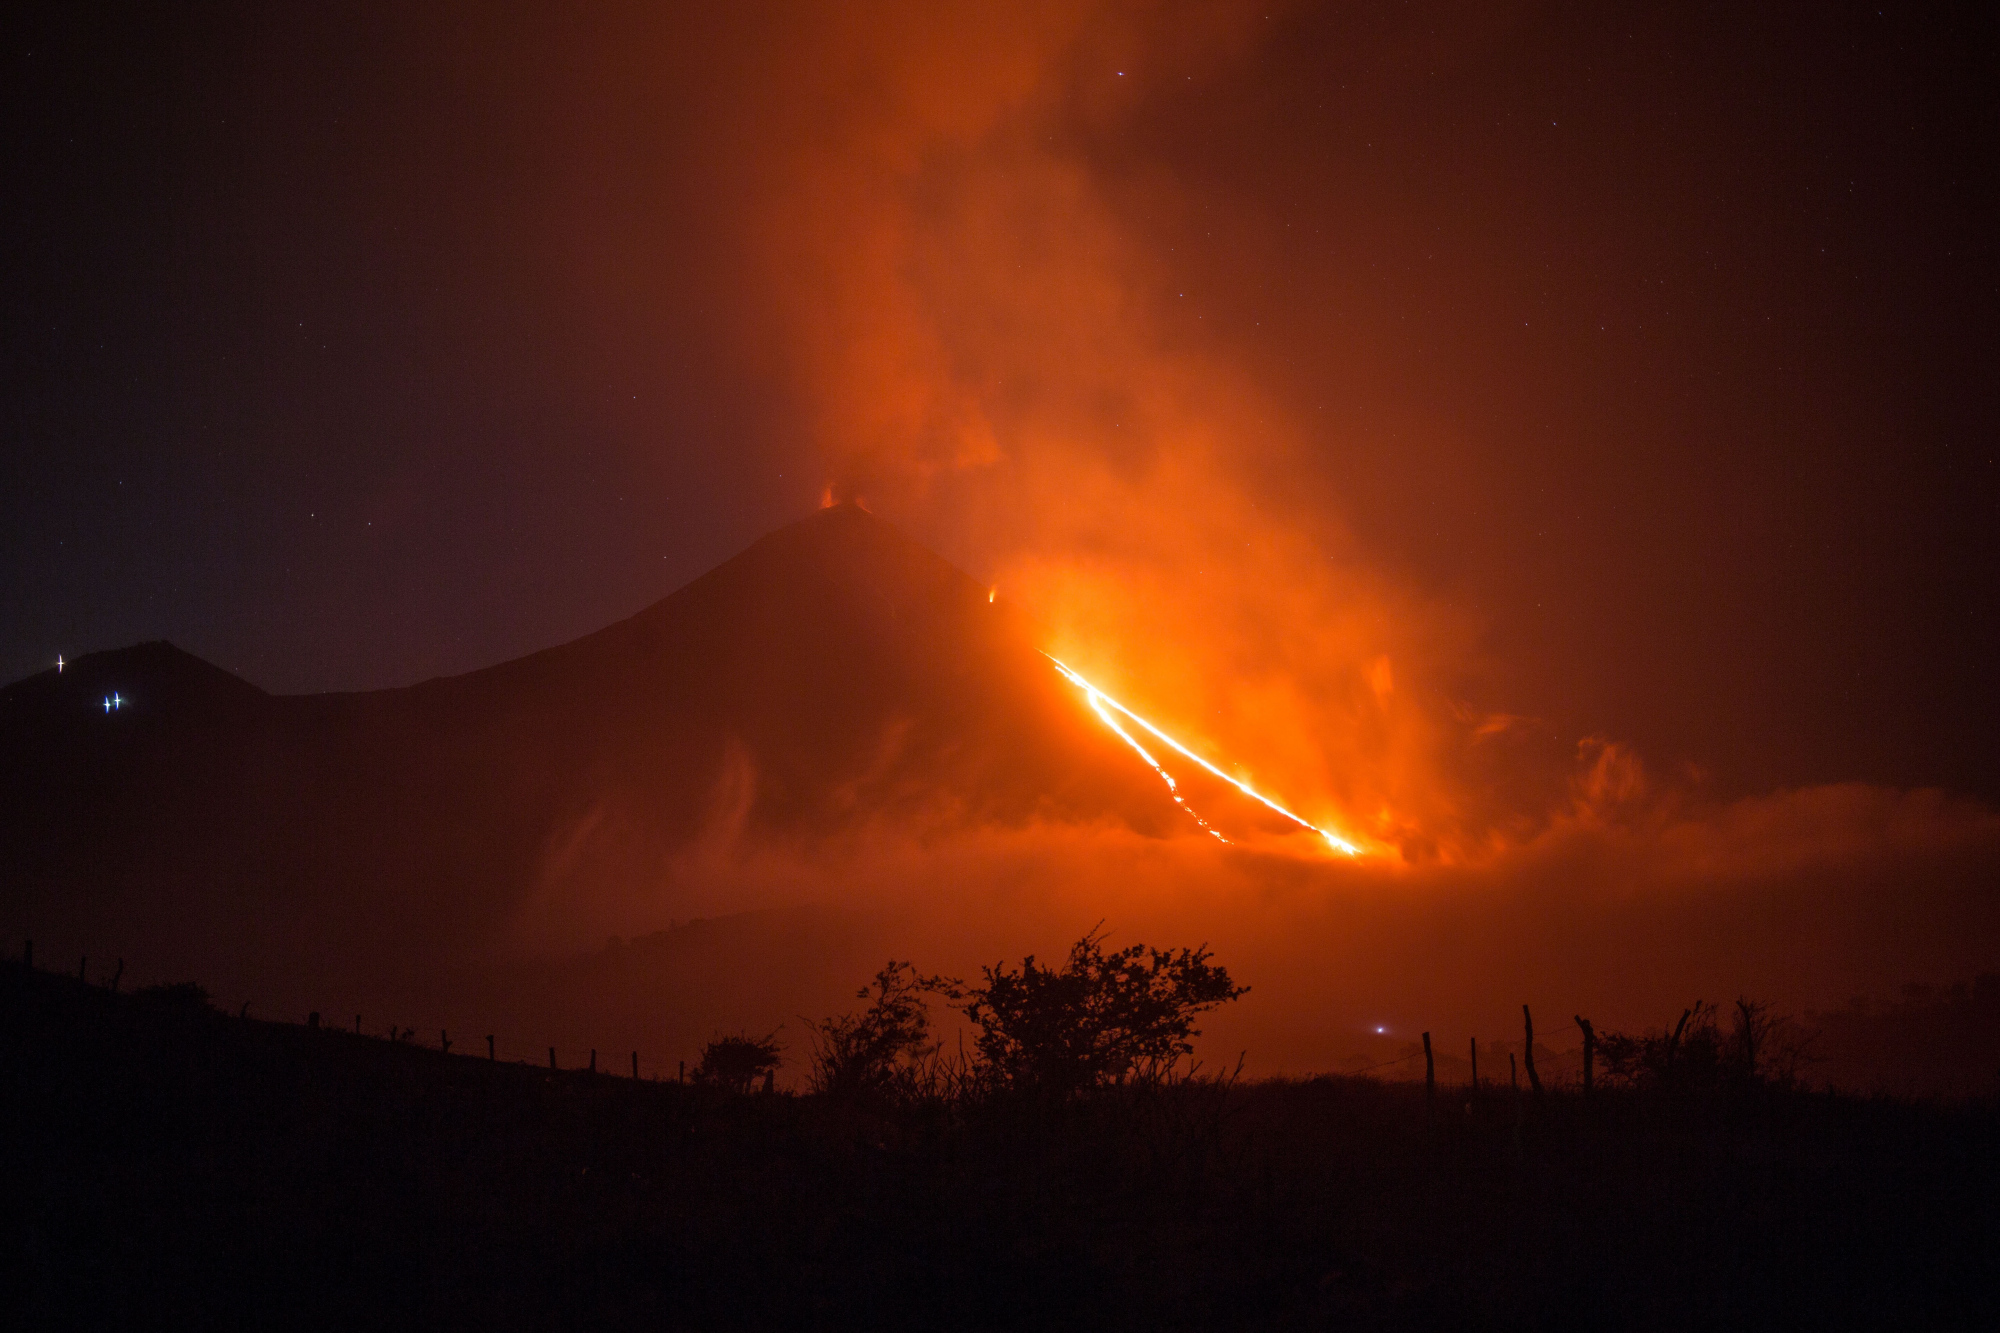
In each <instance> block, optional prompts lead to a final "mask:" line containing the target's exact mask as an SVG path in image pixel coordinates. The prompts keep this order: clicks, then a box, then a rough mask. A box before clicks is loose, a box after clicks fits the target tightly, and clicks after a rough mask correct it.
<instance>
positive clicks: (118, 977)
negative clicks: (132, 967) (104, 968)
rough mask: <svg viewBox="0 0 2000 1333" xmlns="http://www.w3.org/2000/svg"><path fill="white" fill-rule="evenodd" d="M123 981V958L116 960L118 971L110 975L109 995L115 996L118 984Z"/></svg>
mask: <svg viewBox="0 0 2000 1333" xmlns="http://www.w3.org/2000/svg"><path fill="white" fill-rule="evenodd" d="M124 979H125V960H124V959H123V958H120V959H119V960H118V970H117V971H116V972H113V973H112V974H111V993H112V994H113V995H116V994H117V993H118V983H119V982H121V981H123V980H124Z"/></svg>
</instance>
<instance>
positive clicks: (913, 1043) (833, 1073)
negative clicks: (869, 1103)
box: [808, 959, 962, 1095]
mask: <svg viewBox="0 0 2000 1333" xmlns="http://www.w3.org/2000/svg"><path fill="white" fill-rule="evenodd" d="M961 990H962V983H960V982H957V981H953V980H949V979H947V978H945V977H926V976H922V975H920V974H919V973H918V972H917V970H916V968H915V967H913V966H912V965H911V964H909V963H899V962H896V961H895V960H894V959H891V960H890V961H889V962H888V963H887V964H886V965H885V966H884V967H883V968H882V970H881V971H880V972H877V973H876V974H875V984H874V985H873V986H863V987H862V988H861V989H860V990H859V991H857V992H856V993H855V997H856V998H857V999H862V1000H867V1001H869V1004H868V1007H867V1008H866V1009H864V1010H862V1011H861V1012H860V1013H858V1014H842V1015H840V1016H839V1017H838V1018H828V1019H825V1020H823V1021H821V1022H819V1023H815V1024H813V1025H812V1026H811V1027H810V1028H809V1029H808V1037H809V1039H810V1040H811V1042H812V1046H813V1051H812V1073H811V1075H810V1081H811V1087H812V1090H813V1091H814V1092H824V1093H835V1094H854V1093H889V1094H891V1095H907V1094H909V1093H912V1092H915V1091H917V1090H918V1085H919V1084H920V1083H921V1082H922V1081H923V1075H924V1074H925V1073H926V1072H929V1071H930V1069H931V1068H932V1066H933V1062H934V1061H935V1060H936V1057H937V1054H938V1046H937V1044H936V1043H933V1042H932V1041H931V1035H930V1034H931V1016H930V1004H929V1000H928V997H929V996H932V995H943V996H945V997H947V998H949V999H958V998H961Z"/></svg>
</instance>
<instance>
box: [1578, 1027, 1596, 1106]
mask: <svg viewBox="0 0 2000 1333" xmlns="http://www.w3.org/2000/svg"><path fill="white" fill-rule="evenodd" d="M1576 1025H1577V1026H1578V1027H1580V1028H1582V1029H1583V1095H1584V1096H1586V1097H1588V1096H1589V1095H1590V1067H1591V1065H1592V1064H1593V1063H1595V1057H1596V1055H1597V1032H1596V1030H1595V1029H1593V1028H1592V1027H1591V1026H1590V1020H1589V1019H1587V1018H1585V1017H1584V1016H1583V1015H1582V1014H1578V1015H1577V1016H1576Z"/></svg>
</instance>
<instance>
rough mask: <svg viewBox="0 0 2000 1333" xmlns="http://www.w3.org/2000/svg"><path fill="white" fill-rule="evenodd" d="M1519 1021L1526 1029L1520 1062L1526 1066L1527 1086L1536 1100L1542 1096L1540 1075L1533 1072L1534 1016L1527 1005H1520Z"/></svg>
mask: <svg viewBox="0 0 2000 1333" xmlns="http://www.w3.org/2000/svg"><path fill="white" fill-rule="evenodd" d="M1521 1022H1522V1024H1523V1025H1525V1026H1526V1027H1527V1029H1528V1045H1527V1049H1526V1050H1525V1051H1523V1052H1522V1055H1521V1063H1522V1064H1524V1065H1526V1066H1527V1067H1528V1087H1529V1088H1530V1089H1532V1090H1533V1092H1534V1094H1535V1098H1536V1100H1537V1101H1539V1100H1540V1099H1541V1096H1542V1080H1541V1076H1540V1075H1538V1074H1536V1073H1535V1016H1534V1015H1533V1014H1531V1013H1529V1012H1528V1006H1527V1005H1525V1004H1524V1005H1522V1006H1521Z"/></svg>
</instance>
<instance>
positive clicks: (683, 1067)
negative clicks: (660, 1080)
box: [674, 1060, 688, 1083]
mask: <svg viewBox="0 0 2000 1333" xmlns="http://www.w3.org/2000/svg"><path fill="white" fill-rule="evenodd" d="M678 1063H679V1066H680V1067H679V1068H678V1069H677V1070H675V1071H674V1082H676V1083H685V1082H687V1081H688V1062H687V1061H685V1060H682V1061H679V1062H678Z"/></svg>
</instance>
